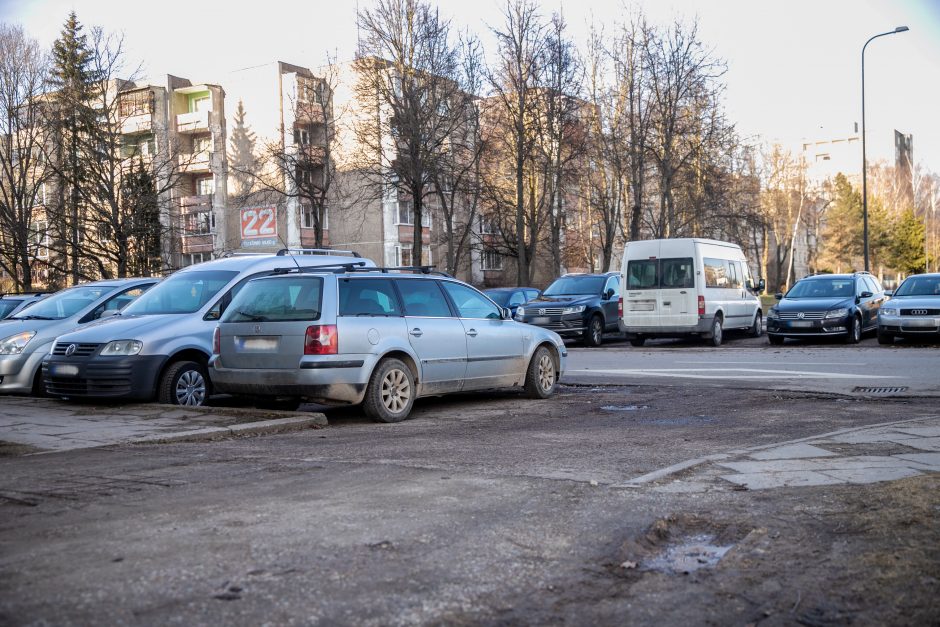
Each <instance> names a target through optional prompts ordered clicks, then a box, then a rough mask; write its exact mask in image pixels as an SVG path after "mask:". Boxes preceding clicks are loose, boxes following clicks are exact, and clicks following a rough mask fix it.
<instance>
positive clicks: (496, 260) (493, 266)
mask: <svg viewBox="0 0 940 627" xmlns="http://www.w3.org/2000/svg"><path fill="white" fill-rule="evenodd" d="M483 269H484V270H502V269H503V256H502V255H501V254H499V251H498V250H496V249H495V248H484V249H483Z"/></svg>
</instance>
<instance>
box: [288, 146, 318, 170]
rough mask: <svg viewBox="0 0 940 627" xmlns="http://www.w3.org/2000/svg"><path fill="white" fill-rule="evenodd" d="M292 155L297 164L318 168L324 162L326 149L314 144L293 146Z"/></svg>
mask: <svg viewBox="0 0 940 627" xmlns="http://www.w3.org/2000/svg"><path fill="white" fill-rule="evenodd" d="M292 154H293V155H294V156H295V157H296V159H297V161H298V163H303V164H306V165H311V166H318V165H323V163H324V161H326V148H324V147H323V146H317V145H316V144H294V146H293V152H292Z"/></svg>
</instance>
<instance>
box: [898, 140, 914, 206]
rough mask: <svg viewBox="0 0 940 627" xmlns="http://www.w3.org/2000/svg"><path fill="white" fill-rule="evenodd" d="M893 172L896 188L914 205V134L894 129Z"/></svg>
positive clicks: (909, 203) (909, 204)
mask: <svg viewBox="0 0 940 627" xmlns="http://www.w3.org/2000/svg"><path fill="white" fill-rule="evenodd" d="M894 172H895V177H896V179H897V186H898V190H899V191H900V193H901V196H902V197H903V198H904V200H905V201H906V204H907V205H908V206H910V207H913V206H914V136H913V135H905V134H904V133H902V132H901V131H898V130H897V129H895V131H894Z"/></svg>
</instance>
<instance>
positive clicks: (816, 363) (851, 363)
mask: <svg viewBox="0 0 940 627" xmlns="http://www.w3.org/2000/svg"><path fill="white" fill-rule="evenodd" d="M675 363H677V364H720V365H729V364H742V365H747V364H760V365H764V364H766V363H767V360H766V359H765V360H762V361H677V362H675ZM787 365H788V366H867V365H868V364H865V363H859V362H856V361H831V362H820V361H805V362H804V361H788V362H787Z"/></svg>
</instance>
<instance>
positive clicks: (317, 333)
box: [210, 269, 567, 422]
mask: <svg viewBox="0 0 940 627" xmlns="http://www.w3.org/2000/svg"><path fill="white" fill-rule="evenodd" d="M392 270H394V271H387V270H384V269H363V271H347V270H346V269H342V270H339V271H337V272H330V273H327V272H322V271H316V270H314V271H311V272H292V273H288V274H286V275H283V276H272V277H266V278H260V279H256V280H253V281H251V282H249V283H248V284H247V285H246V286H245V288H244V289H243V290H242V291H241V293H239V294H238V296H237V297H236V298H235V299H234V300H233V302H232V305H231V307H229V309H228V310H227V311H226V312H225V314H224V315H223V316H222V319H221V321H220V323H219V325H218V329H217V330H216V332H215V338H214V342H213V344H214V348H213V353H214V354H213V356H212V359H211V360H210V367H211V376H212V380H213V382H214V383H215V386H216V389H217V390H219V391H221V392H228V393H230V394H235V395H244V396H253V397H255V398H256V399H260V400H262V401H265V400H267V401H268V402H273V401H275V400H276V399H277V398H278V397H280V398H281V399H283V400H284V401H285V402H291V401H293V404H294V405H296V404H297V403H298V402H299V401H300V399H302V398H303V399H307V400H309V401H314V402H320V403H327V404H333V403H336V404H362V407H363V410H364V411H365V413H366V414H367V415H368V416H369V417H371V418H372V419H374V420H377V421H380V422H398V421H400V420H403V419H405V418H406V417H407V416H408V414H409V412H410V411H411V408H412V405H413V403H414V401H415V399H416V398H420V397H422V396H436V395H441V394H447V393H451V392H460V391H467V390H477V389H486V388H496V387H519V388H523V389H525V391H526V393H527V394H528V395H529V396H530V397H533V398H547V397H548V396H550V395H551V394H552V393H553V392H554V389H555V385H556V383H557V381H558V378H559V377H560V376H561V373H562V372H563V371H564V367H565V358H566V356H567V351H566V349H565V345H564V343H563V342H562V340H561V338H560V337H559V336H558V334H556V333H555V332H553V331H549V330H547V329H541V328H539V327H534V326H531V325H527V324H523V323H520V322H516V321H515V320H512V318H511V316H510V313H509V310H508V309H504V308H501V307H499V306H498V305H496V304H495V303H494V302H493V301H492V300H490V299H489V298H487V297H486V296H485V295H484V294H483V293H481V292H479V291H478V290H476V289H475V288H473V287H471V286H469V285H467V284H466V283H463V282H461V281H458V280H456V279H454V278H451V277H449V276H446V275H441V274H432V273H430V272H427V271H424V272H422V271H415V272H401V271H400V270H401V269H392Z"/></svg>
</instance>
